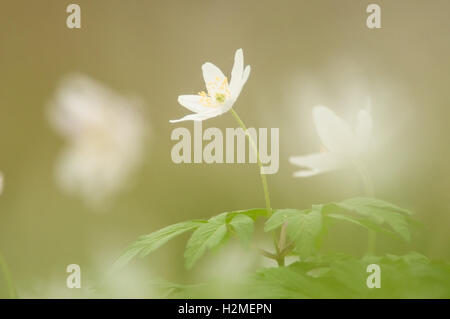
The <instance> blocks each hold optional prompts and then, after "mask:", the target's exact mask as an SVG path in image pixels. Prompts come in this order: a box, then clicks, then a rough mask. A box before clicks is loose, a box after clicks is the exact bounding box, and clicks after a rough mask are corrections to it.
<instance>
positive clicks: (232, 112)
mask: <svg viewBox="0 0 450 319" xmlns="http://www.w3.org/2000/svg"><path fill="white" fill-rule="evenodd" d="M230 112H231V114H232V115H233V117H234V118H235V119H236V121H237V122H238V123H239V126H240V127H241V128H242V129H243V130H244V132H245V135H247V137H248V140H249V141H250V144H251V145H252V147H253V150H254V151H255V153H256V159H257V161H258V166H259V175H260V176H261V182H262V186H263V190H264V198H265V201H266V209H267V211H268V213H269V216H270V215H272V207H271V205H270V196H269V187H268V186H267V179H266V175H265V174H263V173H262V171H263V165H262V162H261V158H260V157H259V151H258V147H257V146H256V143H255V141H254V140H253V138H252V136H251V135H250V134H248V132H247V127H246V126H245V124H244V122H242V120H241V118H240V117H239V115H238V114H237V113H236V111H235V110H234V109H230Z"/></svg>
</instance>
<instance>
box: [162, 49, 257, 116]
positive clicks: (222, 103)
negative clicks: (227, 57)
mask: <svg viewBox="0 0 450 319" xmlns="http://www.w3.org/2000/svg"><path fill="white" fill-rule="evenodd" d="M202 71H203V79H204V80H205V84H206V90H207V92H204V91H202V92H200V93H198V94H197V95H180V96H179V97H178V103H180V104H181V105H182V106H184V107H185V108H187V109H188V110H190V111H192V112H194V114H189V115H186V116H185V117H183V118H181V119H179V120H172V121H170V122H171V123H176V122H181V121H189V120H193V121H203V120H206V119H209V118H211V117H215V116H218V115H221V114H223V113H226V112H228V111H229V110H230V109H231V107H232V106H233V104H234V102H236V100H237V98H238V97H239V94H240V93H241V90H242V88H243V86H244V84H245V82H247V79H248V77H249V75H250V66H249V65H247V66H246V67H245V69H244V54H243V53H242V49H239V50H237V51H236V53H235V56H234V65H233V69H232V71H231V81H230V84H228V79H227V77H226V76H225V75H224V74H223V73H222V71H221V70H220V69H219V68H218V67H217V66H215V65H214V64H212V63H210V62H207V63H205V64H203V65H202Z"/></svg>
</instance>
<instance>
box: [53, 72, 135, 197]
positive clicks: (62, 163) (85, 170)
mask: <svg viewBox="0 0 450 319" xmlns="http://www.w3.org/2000/svg"><path fill="white" fill-rule="evenodd" d="M50 122H51V124H52V126H53V127H54V128H55V130H56V131H57V132H58V133H60V134H61V135H62V136H63V137H64V138H65V139H66V142H67V145H66V147H65V149H64V151H63V152H62V154H61V156H60V158H59V162H58V165H57V169H56V175H57V180H58V182H59V185H60V186H61V187H62V188H63V190H64V191H66V192H68V193H71V194H77V195H80V196H82V198H83V199H85V200H86V201H87V202H88V203H89V204H99V203H100V202H102V200H104V199H105V198H106V197H107V196H108V195H112V194H114V193H116V192H118V191H119V190H121V189H122V188H123V187H124V186H125V183H126V180H127V178H128V177H129V175H130V173H132V171H133V169H134V168H135V166H136V165H137V164H138V163H139V161H140V159H141V157H142V150H143V142H144V122H143V119H142V117H141V114H140V113H139V110H138V103H137V101H134V100H130V99H127V98H125V97H123V96H120V95H118V94H116V93H115V92H113V91H111V90H110V89H108V88H106V87H104V86H103V85H102V84H100V83H98V82H96V81H94V80H92V79H90V78H88V77H86V76H83V75H72V76H69V77H67V78H66V79H65V80H63V82H62V83H61V85H60V87H59V89H58V90H57V92H56V96H55V99H54V101H53V104H52V107H51V109H50Z"/></svg>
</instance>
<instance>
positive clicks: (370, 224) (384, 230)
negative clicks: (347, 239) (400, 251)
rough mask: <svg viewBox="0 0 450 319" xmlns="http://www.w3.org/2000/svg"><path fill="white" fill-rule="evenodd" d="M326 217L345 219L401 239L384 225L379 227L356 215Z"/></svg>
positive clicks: (331, 215)
mask: <svg viewBox="0 0 450 319" xmlns="http://www.w3.org/2000/svg"><path fill="white" fill-rule="evenodd" d="M326 216H327V217H330V218H332V219H335V220H343V221H347V222H350V223H352V224H356V225H358V226H361V227H363V228H365V229H370V230H373V231H376V232H380V233H385V234H387V235H389V236H391V237H393V238H395V239H397V240H399V239H403V237H401V236H400V235H399V234H397V233H395V232H393V231H391V230H389V229H386V228H384V227H381V226H380V225H379V224H376V223H374V222H372V221H370V220H367V219H362V218H356V217H352V216H347V215H342V214H327V215H326Z"/></svg>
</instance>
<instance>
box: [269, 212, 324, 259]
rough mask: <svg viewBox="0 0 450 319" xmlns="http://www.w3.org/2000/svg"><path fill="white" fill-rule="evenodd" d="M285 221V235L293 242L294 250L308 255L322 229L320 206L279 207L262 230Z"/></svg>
mask: <svg viewBox="0 0 450 319" xmlns="http://www.w3.org/2000/svg"><path fill="white" fill-rule="evenodd" d="M284 223H287V237H288V238H289V239H290V240H291V241H293V242H295V251H296V252H297V253H298V254H299V255H300V257H303V258H305V257H308V256H310V255H311V254H312V253H313V252H314V249H315V243H316V240H317V238H318V235H319V233H320V231H321V229H322V213H321V211H320V206H314V208H313V209H312V210H310V209H307V210H297V209H280V210H276V211H275V213H274V214H273V215H272V216H271V217H270V218H269V220H267V222H266V225H265V227H264V231H266V232H269V231H272V230H274V229H276V228H278V227H281V225H283V224H284Z"/></svg>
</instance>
